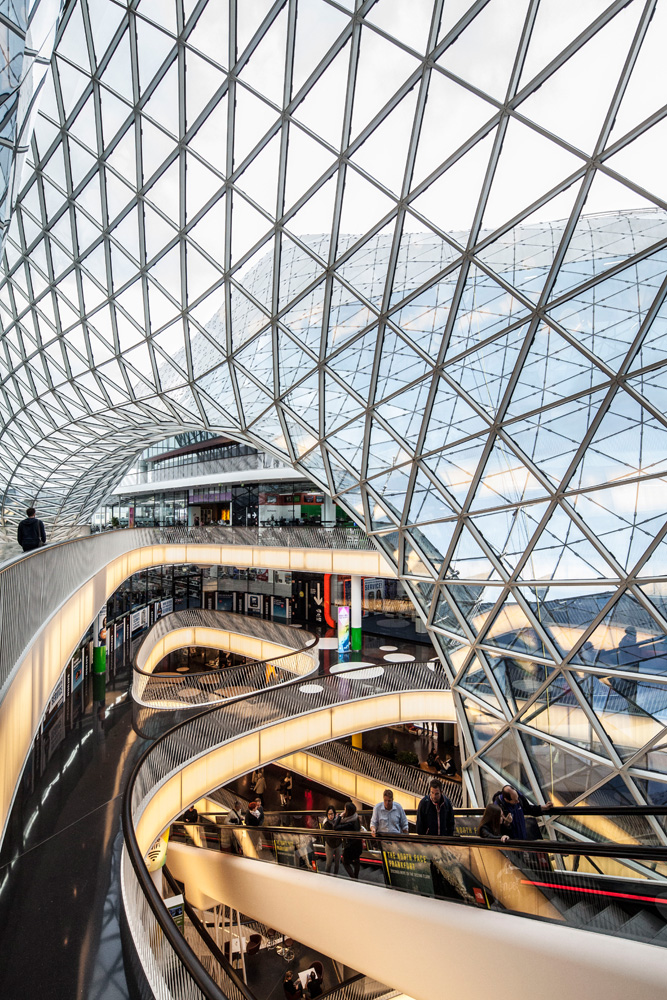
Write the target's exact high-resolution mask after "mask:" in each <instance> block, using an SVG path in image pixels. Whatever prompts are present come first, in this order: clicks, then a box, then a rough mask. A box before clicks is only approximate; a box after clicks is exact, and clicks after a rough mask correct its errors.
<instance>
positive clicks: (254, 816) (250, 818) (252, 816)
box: [245, 800, 264, 826]
mask: <svg viewBox="0 0 667 1000" xmlns="http://www.w3.org/2000/svg"><path fill="white" fill-rule="evenodd" d="M263 822H264V809H263V807H262V803H261V802H260V801H259V800H256V801H254V802H249V803H248V811H247V812H246V814H245V825H246V826H261V825H262V824H263Z"/></svg>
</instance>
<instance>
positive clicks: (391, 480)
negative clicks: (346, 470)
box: [350, 463, 411, 518]
mask: <svg viewBox="0 0 667 1000" xmlns="http://www.w3.org/2000/svg"><path fill="white" fill-rule="evenodd" d="M350 464H352V463H350ZM410 472H411V467H410V466H406V467H404V468H402V469H392V470H391V472H389V473H387V474H385V475H384V476H378V477H376V478H375V479H370V480H369V481H368V483H367V485H368V488H369V489H372V490H373V491H374V493H375V494H376V495H377V496H379V497H380V499H381V500H382V502H383V504H384V505H385V506H386V507H388V508H389V509H390V510H391V511H393V512H394V513H395V514H396V515H397V516H398V517H399V518H400V517H401V515H402V513H403V507H404V506H405V497H406V494H407V492H408V486H409V483H410Z"/></svg>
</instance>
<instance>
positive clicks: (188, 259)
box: [185, 244, 222, 302]
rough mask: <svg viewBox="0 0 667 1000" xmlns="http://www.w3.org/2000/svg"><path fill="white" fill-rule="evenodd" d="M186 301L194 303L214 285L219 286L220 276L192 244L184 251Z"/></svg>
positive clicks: (187, 245)
mask: <svg viewBox="0 0 667 1000" xmlns="http://www.w3.org/2000/svg"><path fill="white" fill-rule="evenodd" d="M185 263H186V276H187V287H188V301H189V302H194V301H196V300H197V299H199V298H200V297H201V296H202V295H204V294H205V293H206V292H208V290H209V289H210V288H212V287H213V286H214V285H216V284H219V283H220V280H221V278H222V275H221V274H220V272H219V271H218V270H216V268H214V267H213V265H212V264H209V262H208V261H207V260H206V258H205V257H203V256H202V255H201V254H200V253H199V251H198V250H196V249H195V248H194V246H192V244H186V249H185Z"/></svg>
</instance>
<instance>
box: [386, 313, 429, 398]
mask: <svg viewBox="0 0 667 1000" xmlns="http://www.w3.org/2000/svg"><path fill="white" fill-rule="evenodd" d="M430 371H431V368H430V366H429V365H428V364H427V362H426V361H424V359H423V358H422V357H421V356H420V355H419V354H417V353H416V352H415V351H413V350H412V348H411V347H409V346H408V345H407V344H406V342H405V341H404V340H403V339H402V338H401V337H399V336H398V334H397V333H394V331H393V330H390V329H389V328H388V327H385V331H384V337H383V340H382V353H381V354H380V365H379V367H378V373H377V382H376V389H375V399H376V400H378V401H379V400H381V399H384V398H385V396H390V395H391V394H392V393H394V392H397V391H398V390H400V389H403V388H405V386H406V385H409V383H411V382H415V381H416V380H417V379H421V378H422V377H423V376H424V375H426V374H427V372H430Z"/></svg>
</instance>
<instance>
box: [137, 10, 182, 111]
mask: <svg viewBox="0 0 667 1000" xmlns="http://www.w3.org/2000/svg"><path fill="white" fill-rule="evenodd" d="M135 24H136V28H137V65H138V67H139V85H140V87H141V93H142V95H143V94H144V93H145V91H146V88H147V87H148V85H149V84H150V83H152V81H153V78H154V77H155V75H156V73H157V71H158V70H159V68H160V67H161V66H162V64H163V63H164V62H165V60H166V59H167V57H168V56H169V55H170V54H171V53H172V52H173V53H174V54H175V51H174V50H175V45H176V39H175V38H174V36H173V35H169V34H167V32H165V31H161V30H160V29H159V28H156V27H154V26H153V25H152V24H149V23H148V21H144V19H143V18H141V17H137V18H136V19H135Z"/></svg>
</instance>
